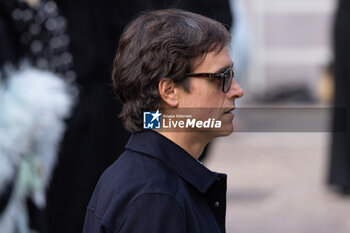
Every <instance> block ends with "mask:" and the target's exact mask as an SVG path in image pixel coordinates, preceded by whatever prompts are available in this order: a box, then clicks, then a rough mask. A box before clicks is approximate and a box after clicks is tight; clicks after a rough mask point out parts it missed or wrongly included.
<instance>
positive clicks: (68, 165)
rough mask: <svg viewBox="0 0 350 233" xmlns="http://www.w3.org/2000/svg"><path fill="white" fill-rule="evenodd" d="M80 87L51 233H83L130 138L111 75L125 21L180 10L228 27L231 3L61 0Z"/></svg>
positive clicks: (52, 197) (54, 194)
mask: <svg viewBox="0 0 350 233" xmlns="http://www.w3.org/2000/svg"><path fill="white" fill-rule="evenodd" d="M57 4H58V6H59V7H60V9H62V12H63V14H64V15H65V16H66V17H67V19H68V33H69V36H70V38H71V48H72V53H73V56H74V58H75V59H74V61H75V62H74V68H73V69H74V71H75V72H76V75H77V79H76V82H77V83H78V85H79V89H80V91H79V92H80V96H79V102H78V104H77V106H76V108H75V109H74V112H73V116H72V117H71V118H70V119H69V121H68V130H67V132H66V134H65V137H64V141H63V144H62V147H61V149H60V153H59V163H58V166H57V168H56V170H55V174H54V177H53V182H52V185H51V187H50V189H49V193H48V216H49V223H50V231H51V232H52V233H62V232H64V233H73V232H74V233H76V232H81V231H82V226H83V222H84V216H85V212H86V206H87V205H88V202H89V199H90V197H91V194H92V192H93V189H94V187H95V185H96V183H97V181H98V178H99V177H100V175H101V174H102V172H103V171H104V170H105V169H106V168H107V167H108V166H109V165H110V164H112V163H113V162H114V161H115V160H116V159H117V158H118V156H119V155H120V154H121V153H122V152H123V151H124V146H125V144H126V142H127V139H128V138H129V136H130V134H129V133H128V132H127V131H126V130H125V129H124V127H123V125H122V123H121V121H120V120H119V118H118V115H119V113H120V111H121V106H120V103H119V102H118V101H117V100H116V99H115V97H114V95H113V90H112V87H111V81H110V74H111V71H112V61H113V58H114V55H115V51H116V46H117V41H118V40H119V37H120V35H121V33H122V30H123V28H124V26H125V25H126V23H127V22H129V21H130V20H131V19H132V17H134V16H135V15H136V14H138V13H139V12H141V11H144V10H150V9H160V8H167V7H169V6H174V7H177V8H181V9H185V10H189V11H193V12H196V13H200V14H202V15H206V16H208V17H212V18H214V19H217V20H218V21H220V22H222V23H224V24H225V25H226V27H227V28H230V26H231V23H232V16H231V12H230V7H229V0H220V1H211V0H175V1H174V0H171V1H170V0H130V1H115V0H101V1H95V0H74V1H72V0H58V1H57Z"/></svg>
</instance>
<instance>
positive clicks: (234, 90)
mask: <svg viewBox="0 0 350 233" xmlns="http://www.w3.org/2000/svg"><path fill="white" fill-rule="evenodd" d="M243 95H244V91H243V89H242V88H241V86H240V85H239V84H238V83H237V82H236V80H234V79H233V80H232V84H231V88H230V90H229V91H228V92H227V93H226V96H227V98H229V99H232V98H241V97H242V96H243Z"/></svg>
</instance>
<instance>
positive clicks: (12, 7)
mask: <svg viewBox="0 0 350 233" xmlns="http://www.w3.org/2000/svg"><path fill="white" fill-rule="evenodd" d="M169 6H174V7H178V8H182V9H185V10H189V11H193V12H196V13H200V14H203V15H206V16H209V17H212V18H215V19H217V20H219V21H220V22H222V23H224V24H225V26H226V27H227V28H228V29H229V30H230V32H231V34H232V44H231V56H232V58H233V60H234V62H235V78H236V80H237V81H238V83H239V84H240V85H241V86H242V87H243V89H244V91H245V95H244V98H242V99H241V100H239V101H237V103H236V106H237V108H236V110H235V119H234V127H235V132H234V133H233V134H232V135H231V136H229V137H225V138H219V139H217V140H215V142H213V143H212V144H210V146H209V148H208V150H207V152H206V153H205V154H204V164H205V165H206V166H207V167H209V168H210V169H213V170H215V171H220V172H225V173H227V174H228V177H229V178H228V191H227V193H228V199H227V200H228V201H227V203H228V205H227V232H228V233H231V232H232V233H233V232H238V233H258V232H259V233H260V232H271V233H274V232H276V233H277V232H285V233H292V232H293V233H294V232H299V233H303V232H305V233H313V232H315V233H316V232H317V233H323V232H324V233H329V232H332V233H345V232H350V222H349V221H348V218H349V217H350V215H349V213H348V209H349V207H350V199H349V197H350V195H349V194H350V135H349V133H348V132H350V131H349V129H348V127H349V126H350V119H348V118H349V116H350V115H349V114H347V109H348V108H349V107H350V98H349V97H350V96H348V95H349V94H348V93H350V85H349V82H348V81H347V80H348V78H350V71H349V69H350V57H349V54H350V49H349V46H350V45H349V42H350V36H349V31H350V30H349V29H350V4H349V2H348V1H346V0H338V1H337V0H220V1H215V2H214V1H211V0H187V1H185V0H174V1H166V0H147V1H140V0H130V1H128V3H123V2H122V1H113V0H104V1H94V0H79V1H78V0H77V1H69V0H56V1H52V0H0V42H1V43H0V65H1V66H0V68H1V69H0V232H1V233H15V232H16V233H17V232H19V233H27V232H33V231H34V230H35V232H40V233H44V232H46V233H55V232H57V233H61V232H65V233H70V232H72V233H73V232H81V230H82V225H83V220H84V215H85V208H86V206H87V203H88V201H89V199H90V196H91V193H92V191H93V188H94V187H95V184H96V182H97V180H98V178H99V176H100V175H101V173H102V172H103V170H104V169H105V168H106V167H108V166H109V165H110V164H111V163H112V162H113V161H115V159H117V157H118V155H119V154H120V153H121V152H122V151H123V150H124V144H125V142H126V141H127V139H128V137H129V133H128V132H126V131H125V130H124V129H123V127H122V124H121V122H120V120H119V119H118V118H117V115H118V113H119V112H120V107H121V106H120V104H119V103H118V102H117V100H116V99H115V97H114V96H113V91H112V89H111V85H110V83H111V82H110V73H111V69H112V61H113V57H114V54H115V49H116V46H117V41H118V38H119V36H120V34H121V32H122V29H123V28H124V26H125V25H126V23H127V22H128V21H129V20H130V19H131V18H132V17H133V16H134V15H135V14H137V13H139V12H140V11H142V10H147V9H159V8H166V7H169ZM33 72H34V73H33ZM35 72H39V73H35ZM39 74H40V75H39ZM38 76H40V78H35V77H38ZM47 80H51V81H47ZM28 87H30V88H28ZM44 100H46V101H44ZM348 115H349V116H348ZM47 116H50V117H47ZM19 142H21V143H19ZM348 142H349V143H348Z"/></svg>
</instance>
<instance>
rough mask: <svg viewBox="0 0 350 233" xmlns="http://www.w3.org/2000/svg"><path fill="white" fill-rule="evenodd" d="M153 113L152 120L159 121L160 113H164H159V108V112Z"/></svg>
mask: <svg viewBox="0 0 350 233" xmlns="http://www.w3.org/2000/svg"><path fill="white" fill-rule="evenodd" d="M151 115H152V116H153V118H152V120H151V122H153V121H154V120H155V119H157V121H158V117H159V116H160V115H162V114H161V113H159V109H158V110H157V112H155V113H152V114H151Z"/></svg>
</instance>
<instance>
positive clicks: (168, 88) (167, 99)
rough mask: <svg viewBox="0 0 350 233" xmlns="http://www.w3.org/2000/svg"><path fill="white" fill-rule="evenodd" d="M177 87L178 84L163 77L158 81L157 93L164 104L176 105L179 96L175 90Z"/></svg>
mask: <svg viewBox="0 0 350 233" xmlns="http://www.w3.org/2000/svg"><path fill="white" fill-rule="evenodd" d="M177 88H178V86H177V85H176V84H175V83H174V82H173V80H171V79H168V78H165V79H161V80H160V81H159V84H158V90H159V94H160V96H161V98H162V100H163V102H164V103H165V104H166V105H169V106H170V107H177V106H178V104H179V98H178V95H177V91H176V89H177Z"/></svg>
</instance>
